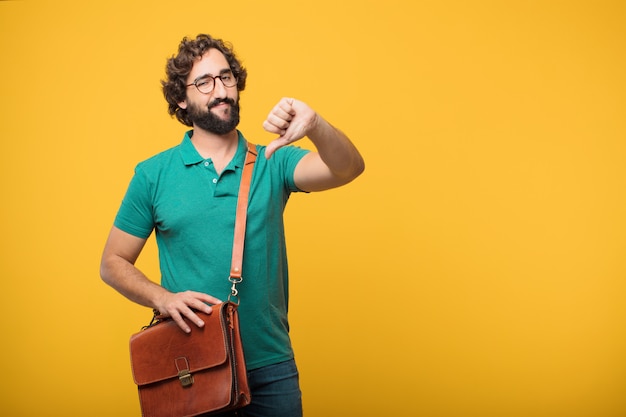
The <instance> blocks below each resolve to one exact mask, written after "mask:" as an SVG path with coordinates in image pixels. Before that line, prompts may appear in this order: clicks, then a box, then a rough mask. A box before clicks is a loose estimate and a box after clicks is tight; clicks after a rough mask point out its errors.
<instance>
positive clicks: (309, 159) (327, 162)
mask: <svg viewBox="0 0 626 417" xmlns="http://www.w3.org/2000/svg"><path fill="white" fill-rule="evenodd" d="M263 127H264V129H265V130H267V131H268V132H271V133H276V134H278V135H280V136H279V137H278V138H277V139H276V140H274V141H273V142H271V143H270V144H269V145H268V146H267V148H266V150H265V155H266V157H268V158H269V157H270V156H271V155H272V153H274V151H276V150H277V149H278V148H281V147H283V146H286V145H289V144H291V143H293V142H295V141H297V140H300V139H302V138H303V137H305V136H307V137H308V138H309V139H310V140H311V142H313V144H314V145H315V148H316V149H317V152H310V153H309V154H307V155H306V156H304V157H303V158H302V159H301V160H300V162H299V163H298V165H297V166H296V170H295V172H294V181H295V184H296V186H297V187H298V188H300V189H301V190H303V191H322V190H327V189H329V188H335V187H339V186H341V185H344V184H347V183H349V182H350V181H352V180H353V179H355V178H356V177H358V176H359V175H360V174H361V173H362V172H363V170H364V169H365V163H364V161H363V158H362V157H361V154H360V153H359V151H358V150H357V148H356V147H355V146H354V144H353V143H352V142H351V141H350V139H349V138H348V137H347V136H346V135H345V134H344V133H343V132H341V131H340V130H339V129H337V128H335V127H334V126H332V125H331V124H330V123H328V122H327V121H326V120H325V119H324V118H322V117H321V116H320V115H319V114H317V113H316V112H315V111H314V110H313V109H311V108H310V107H309V106H308V105H306V104H305V103H303V102H301V101H298V100H296V99H293V98H283V99H282V100H281V101H280V102H279V103H278V104H277V105H276V106H275V107H274V108H273V109H272V111H271V112H270V114H269V115H268V117H267V119H266V120H265V122H264V123H263Z"/></svg>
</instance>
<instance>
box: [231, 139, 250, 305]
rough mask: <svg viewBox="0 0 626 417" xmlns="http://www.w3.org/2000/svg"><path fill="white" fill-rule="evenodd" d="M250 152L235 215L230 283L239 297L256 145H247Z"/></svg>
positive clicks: (240, 186) (247, 155)
mask: <svg viewBox="0 0 626 417" xmlns="http://www.w3.org/2000/svg"><path fill="white" fill-rule="evenodd" d="M247 146H248V152H247V153H246V160H245V162H244V165H243V172H242V173H241V183H240V184H239V196H238V197H237V212H236V215H235V238H234V240H233V258H232V261H231V267H230V278H229V281H230V282H232V283H233V287H232V289H233V294H232V295H233V296H237V292H236V289H235V284H238V283H240V282H241V281H242V279H243V278H242V275H241V270H242V267H243V245H244V240H245V236H246V218H247V216H248V196H249V194H250V181H251V180H252V169H253V168H254V162H255V161H256V156H257V151H256V145H254V144H251V143H250V142H248V143H247Z"/></svg>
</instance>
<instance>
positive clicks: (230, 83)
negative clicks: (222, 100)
mask: <svg viewBox="0 0 626 417" xmlns="http://www.w3.org/2000/svg"><path fill="white" fill-rule="evenodd" d="M218 78H219V79H220V80H222V84H224V87H234V86H236V85H237V77H235V74H233V72H232V71H231V70H226V71H224V72H223V73H221V74H220V75H216V76H215V77H214V76H212V75H203V76H201V77H199V78H197V79H196V80H195V81H194V82H192V83H191V84H187V87H191V86H192V85H195V86H196V88H197V89H198V91H199V92H201V93H202V94H209V93H210V92H211V91H213V89H214V88H215V80H216V79H218Z"/></svg>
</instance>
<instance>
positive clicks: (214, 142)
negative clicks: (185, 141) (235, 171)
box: [191, 126, 239, 161]
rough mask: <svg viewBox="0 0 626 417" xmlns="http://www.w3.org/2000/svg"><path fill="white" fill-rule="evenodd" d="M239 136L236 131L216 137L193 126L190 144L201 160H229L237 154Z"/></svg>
mask: <svg viewBox="0 0 626 417" xmlns="http://www.w3.org/2000/svg"><path fill="white" fill-rule="evenodd" d="M238 139H239V135H238V134H237V130H236V129H233V131H232V132H229V133H226V134H225V135H217V134H215V133H211V132H207V131H206V130H202V129H200V128H198V127H197V126H194V129H193V136H192V137H191V143H193V145H194V146H195V148H196V150H197V151H198V153H199V154H200V155H201V156H202V157H203V158H211V159H213V160H214V161H215V160H224V159H227V160H230V159H231V158H232V157H233V155H234V154H235V152H237V144H238Z"/></svg>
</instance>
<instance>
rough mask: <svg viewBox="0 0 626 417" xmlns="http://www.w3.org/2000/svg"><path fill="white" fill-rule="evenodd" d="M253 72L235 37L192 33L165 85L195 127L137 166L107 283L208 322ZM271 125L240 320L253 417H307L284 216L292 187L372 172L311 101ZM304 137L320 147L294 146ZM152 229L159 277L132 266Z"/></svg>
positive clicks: (223, 282)
mask: <svg viewBox="0 0 626 417" xmlns="http://www.w3.org/2000/svg"><path fill="white" fill-rule="evenodd" d="M246 76H247V71H246V69H245V68H243V67H242V66H241V64H240V62H239V61H238V60H237V58H236V56H235V55H234V53H233V51H232V48H231V47H230V45H228V44H226V43H224V42H223V41H221V40H219V39H214V38H212V37H210V36H208V35H198V36H197V37H196V38H195V39H188V38H185V39H183V40H182V42H181V44H180V45H179V50H178V54H177V55H176V56H174V57H172V58H171V59H169V60H168V63H167V78H166V80H164V81H163V82H162V84H163V92H164V95H165V98H166V100H167V101H168V104H169V112H170V114H171V115H175V116H176V117H177V119H178V120H179V121H181V122H182V123H184V124H185V125H187V126H190V127H193V130H190V131H189V132H187V133H186V134H185V136H184V138H183V141H182V143H180V144H179V145H178V146H175V147H173V148H171V149H169V150H166V151H165V152H162V153H160V154H158V155H156V156H154V157H152V158H150V159H148V160H146V161H144V162H142V163H140V164H138V165H137V167H136V170H135V175H134V176H133V179H132V180H131V182H130V185H129V187H128V190H127V193H126V196H125V197H124V200H123V202H122V204H121V207H120V209H119V212H118V214H117V216H116V218H115V222H114V225H113V227H112V229H111V231H110V234H109V237H108V240H107V243H106V245H105V248H104V252H103V255H102V263H101V267H100V274H101V276H102V279H103V280H104V281H105V282H106V283H107V284H109V285H111V286H112V287H113V288H115V289H116V290H117V291H119V292H120V293H121V294H123V295H124V296H126V297H127V298H129V299H130V300H132V301H134V302H137V303H139V304H142V305H144V306H147V307H151V308H155V309H157V310H158V311H159V312H160V313H161V314H162V315H164V316H170V317H171V318H172V319H173V320H174V321H175V322H176V323H177V324H178V326H180V328H181V329H182V330H183V331H185V332H191V331H193V329H192V327H193V325H192V326H190V325H188V324H187V323H186V322H185V321H184V320H183V317H185V318H187V319H188V320H189V322H191V323H193V324H195V325H196V326H199V327H201V326H202V325H203V323H202V321H201V320H200V319H199V318H198V316H197V315H196V314H195V313H194V310H198V311H203V312H206V313H210V312H211V307H210V306H211V305H213V304H217V303H219V302H220V300H224V299H226V298H227V297H228V294H229V292H230V284H229V282H228V276H229V271H230V260H231V251H232V242H233V227H234V217H235V206H236V201H237V194H238V188H239V179H240V178H241V170H242V166H243V160H244V157H245V153H246V141H245V139H244V137H243V135H242V134H241V132H239V131H238V130H237V129H236V127H237V125H238V123H239V93H240V92H241V91H243V89H244V88H245V82H246ZM263 127H264V129H265V130H267V131H268V132H270V133H273V134H276V135H278V138H277V139H275V140H274V141H272V142H271V143H270V144H269V145H268V146H267V147H263V146H259V145H257V151H258V152H259V155H258V157H257V161H256V163H255V166H254V171H253V178H252V183H251V188H250V196H249V205H248V220H247V229H246V244H245V253H244V264H243V276H244V277H245V279H244V281H243V282H242V283H241V284H240V285H239V287H238V290H239V297H240V300H241V303H240V306H239V316H240V326H241V333H242V339H243V345H244V352H245V355H246V365H247V369H248V372H249V383H250V387H251V390H252V403H251V404H250V405H249V406H247V407H245V408H244V409H243V410H242V411H241V413H242V414H243V415H249V416H268V417H269V416H271V417H280V416H289V417H291V416H300V415H301V414H302V404H301V394H300V388H299V385H298V373H297V368H296V366H295V362H294V354H293V351H292V348H291V343H290V340H289V334H288V332H289V325H288V321H287V307H288V272H287V260H286V251H285V238H284V229H283V219H282V213H283V210H284V207H285V204H286V203H287V199H288V198H289V195H290V194H291V193H292V192H297V191H305V192H311V191H321V190H326V189H329V188H333V187H338V186H341V185H344V184H346V183H348V182H350V181H352V180H353V179H354V178H356V177H357V176H358V175H360V174H361V173H362V172H363V170H364V162H363V159H362V158H361V155H360V154H359V152H358V151H357V149H356V148H355V147H354V145H353V144H352V143H351V142H350V140H349V139H348V138H347V137H346V136H345V135H344V134H343V133H341V132H340V131H339V130H337V129H335V128H334V127H333V126H331V125H330V124H329V123H328V122H327V121H326V120H324V119H323V118H322V117H321V116H319V115H318V114H317V113H315V112H314V111H313V110H312V109H311V108H309V107H308V106H307V105H306V104H305V103H303V102H301V101H298V100H295V99H293V98H283V99H282V100H280V102H279V103H278V104H277V105H276V106H275V107H274V108H273V109H272V111H271V112H270V113H269V115H268V117H267V119H266V120H265V122H264V123H263ZM305 136H306V137H308V138H309V139H310V140H311V141H312V142H313V144H314V145H315V148H316V150H317V151H316V152H309V151H306V150H303V149H300V148H298V147H295V146H292V145H291V144H292V143H293V142H295V141H297V140H299V139H301V138H303V137H305ZM153 230H154V231H155V235H156V240H157V244H158V248H159V262H160V269H161V285H158V284H156V283H155V282H153V281H152V280H150V279H149V278H147V277H146V276H145V275H144V274H143V273H142V272H141V271H139V270H138V269H137V268H136V267H135V266H134V263H135V261H136V260H137V258H138V256H139V254H140V252H141V250H142V248H143V246H144V244H145V242H146V240H147V238H148V237H149V235H150V234H151V232H152V231H153Z"/></svg>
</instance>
